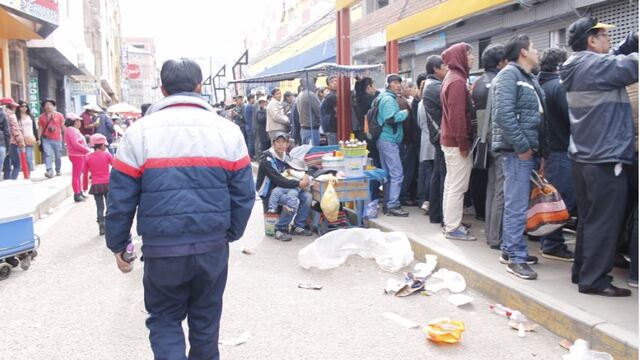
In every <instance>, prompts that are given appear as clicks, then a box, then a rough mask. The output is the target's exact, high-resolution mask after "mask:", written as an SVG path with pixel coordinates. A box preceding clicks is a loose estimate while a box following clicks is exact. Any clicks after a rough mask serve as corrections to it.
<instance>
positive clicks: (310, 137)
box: [300, 128, 320, 146]
mask: <svg viewBox="0 0 640 360" xmlns="http://www.w3.org/2000/svg"><path fill="white" fill-rule="evenodd" d="M300 137H301V138H302V144H301V145H308V144H309V141H312V143H311V145H313V146H318V145H320V130H318V129H305V128H301V129H300Z"/></svg>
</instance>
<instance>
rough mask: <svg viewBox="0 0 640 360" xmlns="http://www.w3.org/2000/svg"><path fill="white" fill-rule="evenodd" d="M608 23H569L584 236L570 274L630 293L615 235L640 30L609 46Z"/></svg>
mask: <svg viewBox="0 0 640 360" xmlns="http://www.w3.org/2000/svg"><path fill="white" fill-rule="evenodd" d="M608 28H611V26H610V25H606V24H601V23H598V19H596V18H594V17H586V18H581V19H579V20H577V21H576V22H574V23H573V24H571V26H570V27H569V29H568V35H569V36H568V42H569V45H571V48H572V49H573V51H574V53H573V54H572V55H571V56H570V57H569V59H568V60H567V61H566V62H565V63H564V64H563V65H562V66H561V68H560V79H561V80H562V84H563V85H564V87H565V89H566V90H567V102H568V103H569V121H570V122H571V139H570V140H569V154H570V155H571V158H572V159H573V167H572V177H573V186H574V190H575V194H576V201H577V205H578V216H579V218H580V221H579V223H578V235H577V239H576V250H575V261H574V263H573V269H572V271H571V281H572V282H573V283H574V284H578V291H580V292H581V293H588V294H597V295H603V296H630V295H631V291H629V290H628V289H621V288H618V287H615V286H613V285H612V284H611V276H609V275H608V273H609V272H610V271H611V270H612V268H613V259H614V256H615V250H616V242H617V240H618V237H619V234H620V229H621V226H622V222H623V218H624V212H625V204H626V202H627V198H628V196H627V171H628V169H625V167H627V166H628V165H630V164H631V163H632V161H633V159H634V151H635V148H634V134H635V133H636V131H635V130H634V127H633V122H632V108H631V104H630V102H629V96H628V94H627V91H626V89H625V87H626V86H627V85H631V84H633V83H636V82H638V35H637V34H632V35H629V36H628V37H627V39H626V40H625V41H624V42H623V43H622V44H621V45H620V46H619V47H618V48H616V49H614V50H613V51H612V52H611V53H609V54H607V53H608V52H609V36H608V34H607V29H608Z"/></svg>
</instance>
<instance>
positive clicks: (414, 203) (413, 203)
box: [400, 200, 418, 206]
mask: <svg viewBox="0 0 640 360" xmlns="http://www.w3.org/2000/svg"><path fill="white" fill-rule="evenodd" d="M400 205H402V206H418V202H417V201H415V200H402V201H400Z"/></svg>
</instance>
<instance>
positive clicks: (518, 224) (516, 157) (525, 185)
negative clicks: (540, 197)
mask: <svg viewBox="0 0 640 360" xmlns="http://www.w3.org/2000/svg"><path fill="white" fill-rule="evenodd" d="M504 52H505V56H506V58H507V60H509V61H510V62H509V64H508V65H507V66H505V67H504V69H502V71H500V72H499V73H498V75H496V77H495V79H494V80H493V86H492V89H491V97H492V101H493V103H492V106H491V122H492V124H491V125H492V126H491V132H492V137H491V150H492V151H494V152H500V157H501V158H502V172H503V174H504V214H503V221H502V245H501V249H502V255H501V256H500V258H499V260H500V262H501V263H503V264H506V270H507V272H508V273H510V274H513V275H515V276H517V277H519V278H521V279H527V280H534V279H536V278H537V277H538V274H537V273H536V272H535V271H534V270H533V269H532V268H531V267H530V266H529V265H532V264H536V263H537V262H538V258H536V257H535V256H530V255H528V252H527V250H528V249H527V240H526V239H525V238H524V235H523V234H524V232H525V227H526V222H527V209H528V207H529V195H530V192H531V183H530V178H531V171H532V170H534V169H536V167H537V164H538V162H539V160H540V157H543V158H546V157H548V145H547V140H546V136H547V134H546V132H545V131H544V121H543V120H544V119H543V116H544V114H545V113H546V111H545V109H544V92H543V91H542V89H540V85H538V83H537V82H536V81H535V79H534V77H533V74H532V73H531V71H532V70H533V69H534V68H535V67H536V66H537V65H538V51H537V50H536V49H535V47H534V46H533V42H531V40H530V39H529V37H528V36H527V35H517V36H514V37H512V38H511V39H510V40H509V42H508V43H507V44H506V45H505V49H504Z"/></svg>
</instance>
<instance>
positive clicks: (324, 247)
mask: <svg viewBox="0 0 640 360" xmlns="http://www.w3.org/2000/svg"><path fill="white" fill-rule="evenodd" d="M356 254H357V255H360V256H361V257H363V258H365V259H372V258H373V259H375V260H376V263H377V264H378V266H380V268H382V270H384V271H388V272H397V271H398V270H400V269H402V268H403V267H405V266H407V265H409V264H410V263H411V262H412V261H413V250H411V244H410V243H409V239H408V238H407V236H406V235H405V234H404V233H402V232H388V233H383V232H381V231H380V230H378V229H360V228H353V229H341V230H336V231H332V232H329V233H327V234H325V235H323V236H321V237H319V238H317V239H316V240H315V241H314V242H313V243H311V244H309V245H307V246H305V247H304V248H303V249H302V250H300V252H299V253H298V262H299V264H300V266H301V267H303V268H305V269H309V268H311V267H316V268H318V269H320V270H326V269H332V268H335V267H338V266H340V265H342V264H343V263H344V262H345V261H346V260H347V258H348V257H349V256H351V255H356Z"/></svg>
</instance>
